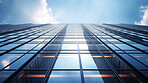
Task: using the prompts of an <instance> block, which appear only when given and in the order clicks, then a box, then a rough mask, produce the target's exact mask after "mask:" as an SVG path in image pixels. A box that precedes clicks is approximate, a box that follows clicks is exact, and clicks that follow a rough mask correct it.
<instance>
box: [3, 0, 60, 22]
mask: <svg viewBox="0 0 148 83" xmlns="http://www.w3.org/2000/svg"><path fill="white" fill-rule="evenodd" d="M10 5H11V9H10V10H11V11H9V13H7V16H6V18H5V19H3V20H5V21H6V22H8V23H12V24H13V23H14V24H18V23H35V24H45V23H51V24H55V23H60V22H58V21H57V18H58V17H59V15H61V11H58V12H54V14H53V12H52V9H51V8H49V7H48V3H47V1H46V0H13V3H12V4H10Z"/></svg>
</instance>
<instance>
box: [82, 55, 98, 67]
mask: <svg viewBox="0 0 148 83" xmlns="http://www.w3.org/2000/svg"><path fill="white" fill-rule="evenodd" d="M80 55H81V62H82V67H83V69H97V66H96V64H95V62H94V60H93V58H92V56H91V54H80Z"/></svg>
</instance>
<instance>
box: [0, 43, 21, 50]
mask: <svg viewBox="0 0 148 83" xmlns="http://www.w3.org/2000/svg"><path fill="white" fill-rule="evenodd" d="M18 45H19V44H8V45H6V46H3V47H0V50H9V49H12V48H14V47H16V46H18Z"/></svg>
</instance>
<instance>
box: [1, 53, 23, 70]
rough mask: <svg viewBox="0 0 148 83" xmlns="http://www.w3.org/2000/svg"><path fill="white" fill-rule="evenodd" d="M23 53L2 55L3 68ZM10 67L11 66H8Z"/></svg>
mask: <svg viewBox="0 0 148 83" xmlns="http://www.w3.org/2000/svg"><path fill="white" fill-rule="evenodd" d="M22 55H23V54H5V55H3V56H1V57H0V68H1V69H2V68H3V67H5V66H7V65H8V64H10V63H11V62H13V61H14V60H16V59H17V58H19V57H20V56H22ZM7 69H9V67H8V68H7Z"/></svg>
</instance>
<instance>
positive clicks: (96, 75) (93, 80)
mask: <svg viewBox="0 0 148 83" xmlns="http://www.w3.org/2000/svg"><path fill="white" fill-rule="evenodd" d="M83 72H84V79H85V83H104V81H103V78H102V77H101V74H100V72H99V71H83Z"/></svg>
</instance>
